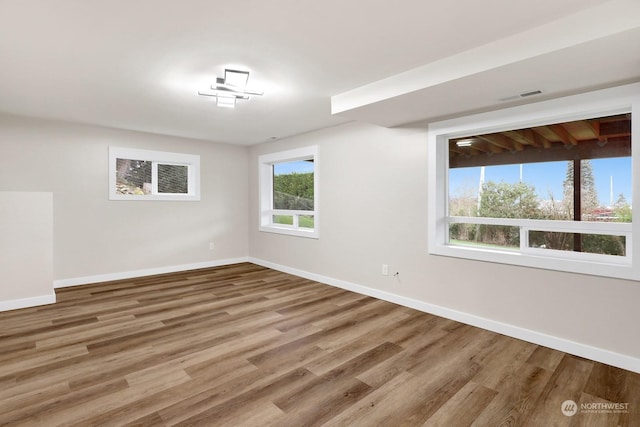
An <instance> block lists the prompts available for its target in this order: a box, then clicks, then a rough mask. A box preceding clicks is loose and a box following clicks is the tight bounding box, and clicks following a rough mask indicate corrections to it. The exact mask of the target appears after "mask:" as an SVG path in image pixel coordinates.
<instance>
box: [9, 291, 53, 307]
mask: <svg viewBox="0 0 640 427" xmlns="http://www.w3.org/2000/svg"><path fill="white" fill-rule="evenodd" d="M55 302H56V294H50V295H40V296H37V297H31V298H20V299H13V300H8V301H0V311H9V310H17V309H19V308H27V307H35V306H38V305H47V304H54V303H55Z"/></svg>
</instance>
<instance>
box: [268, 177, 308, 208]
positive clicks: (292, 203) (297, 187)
mask: <svg viewBox="0 0 640 427" xmlns="http://www.w3.org/2000/svg"><path fill="white" fill-rule="evenodd" d="M273 207H274V209H290V210H306V211H311V210H313V173H312V172H311V173H295V172H294V173H290V174H286V175H274V177H273Z"/></svg>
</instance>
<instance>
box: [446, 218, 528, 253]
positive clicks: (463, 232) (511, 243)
mask: <svg viewBox="0 0 640 427" xmlns="http://www.w3.org/2000/svg"><path fill="white" fill-rule="evenodd" d="M449 243H450V244H454V245H465V246H477V247H485V248H486V247H494V248H500V249H514V250H517V249H520V228H519V227H510V226H506V225H486V224H464V223H454V224H450V225H449Z"/></svg>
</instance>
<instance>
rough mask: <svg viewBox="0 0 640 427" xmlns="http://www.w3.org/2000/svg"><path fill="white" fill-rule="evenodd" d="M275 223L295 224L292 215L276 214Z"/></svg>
mask: <svg viewBox="0 0 640 427" xmlns="http://www.w3.org/2000/svg"><path fill="white" fill-rule="evenodd" d="M273 223H274V224H283V225H293V216H292V215H274V216H273Z"/></svg>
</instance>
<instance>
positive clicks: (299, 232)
mask: <svg viewBox="0 0 640 427" xmlns="http://www.w3.org/2000/svg"><path fill="white" fill-rule="evenodd" d="M260 231H263V232H266V233H276V234H287V235H289V236H297V237H306V238H309V239H318V238H319V237H318V231H317V230H305V229H301V228H293V227H286V226H276V225H261V226H260Z"/></svg>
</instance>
